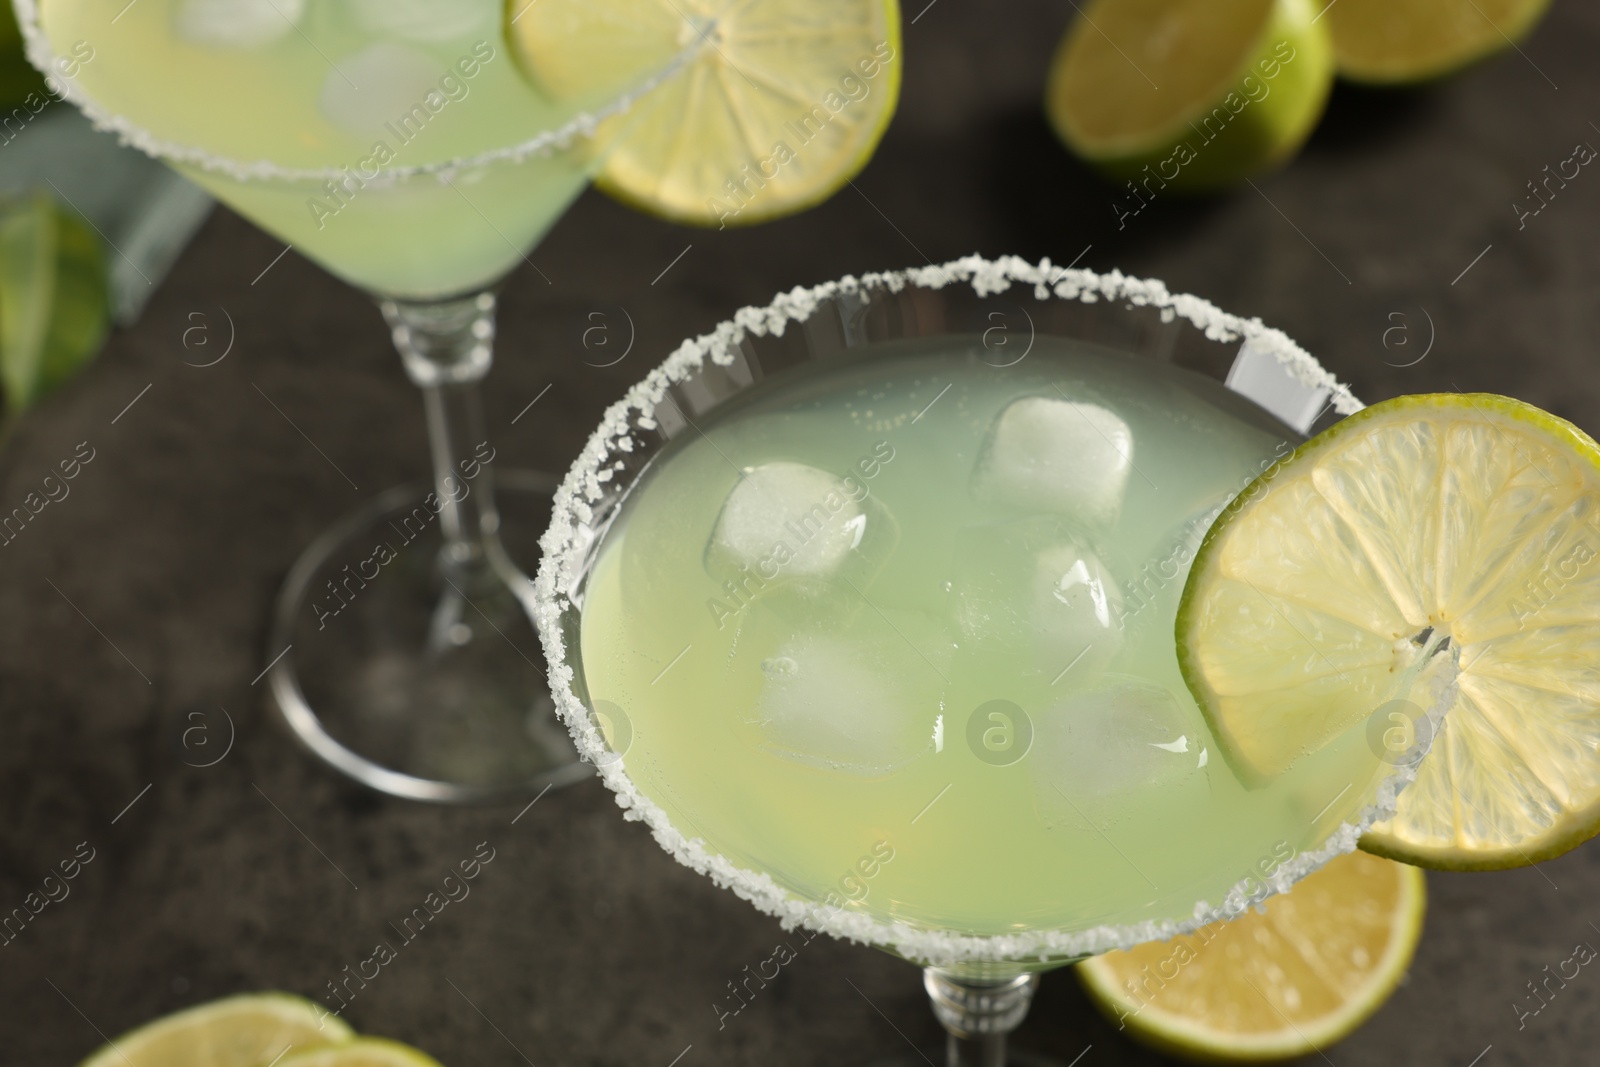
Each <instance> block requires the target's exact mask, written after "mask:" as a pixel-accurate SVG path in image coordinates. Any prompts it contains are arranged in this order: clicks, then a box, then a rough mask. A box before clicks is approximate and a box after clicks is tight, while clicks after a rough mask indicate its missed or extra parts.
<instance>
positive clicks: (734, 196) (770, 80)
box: [508, 0, 903, 228]
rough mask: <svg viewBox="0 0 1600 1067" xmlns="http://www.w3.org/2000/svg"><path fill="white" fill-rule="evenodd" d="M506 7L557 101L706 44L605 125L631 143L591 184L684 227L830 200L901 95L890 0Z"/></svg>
mask: <svg viewBox="0 0 1600 1067" xmlns="http://www.w3.org/2000/svg"><path fill="white" fill-rule="evenodd" d="M509 9H510V10H511V12H512V13H513V15H514V16H515V21H513V22H511V23H510V24H509V26H508V36H509V38H510V41H511V43H512V47H513V49H514V50H515V52H516V54H517V56H518V57H519V61H520V63H521V64H522V68H523V69H524V70H525V71H526V72H528V74H529V76H530V77H531V78H532V79H533V80H534V81H535V82H536V83H537V84H539V85H540V86H542V87H543V88H545V89H546V90H547V91H549V92H552V93H554V94H557V95H566V94H572V93H576V92H579V91H581V90H585V89H592V88H594V87H595V86H596V85H598V84H603V82H601V81H600V80H599V79H601V78H602V77H604V76H605V72H608V71H615V70H617V69H619V64H621V65H622V67H621V69H633V70H649V69H652V68H653V67H656V66H660V65H661V64H663V63H665V62H666V61H667V60H668V59H669V58H670V57H672V56H674V55H677V54H678V53H680V52H681V51H682V50H683V49H684V48H685V47H686V46H689V45H691V44H693V43H695V42H696V41H697V40H698V41H701V42H702V46H701V48H700V50H699V52H698V53H697V54H696V56H695V57H694V58H693V59H692V60H690V61H689V63H688V65H687V67H686V68H685V69H683V70H680V71H678V72H677V73H675V74H674V75H672V77H670V78H669V79H667V80H666V81H665V82H663V83H662V84H660V85H658V86H657V87H655V88H654V89H653V90H652V91H651V92H649V93H648V94H647V95H646V96H645V97H644V98H643V99H642V100H640V101H639V102H637V103H636V104H635V105H634V107H633V109H632V110H631V111H630V112H628V113H626V114H624V115H622V116H620V117H618V118H615V119H612V120H608V121H609V122H611V123H612V124H613V125H614V126H615V127H616V128H617V129H619V130H620V131H621V132H622V136H621V137H620V139H619V140H618V142H617V143H616V144H615V145H614V146H612V147H611V148H610V150H609V152H608V155H607V158H606V162H605V165H604V167H603V168H602V170H601V172H600V175H599V177H598V178H597V179H596V185H598V186H599V187H600V188H601V189H602V190H604V191H605V192H607V193H610V194H611V195H613V196H615V197H617V198H618V199H620V200H622V201H624V202H625V203H627V204H629V205H631V206H633V207H636V208H638V209H639V210H641V211H645V212H648V213H649V214H652V215H658V216H661V217H662V218H666V219H671V220H672V221H675V222H684V223H691V224H694V225H701V226H717V227H719V228H720V227H722V226H732V225H741V226H742V225H747V224H750V223H756V222H765V221H767V220H768V219H772V218H776V217H778V216H781V215H788V214H792V213H794V212H796V211H800V210H802V209H804V208H807V207H811V206H813V205H815V204H817V203H820V202H821V201H823V200H826V199H827V198H828V197H830V196H832V195H833V194H834V193H835V192H837V191H838V190H839V189H840V187H842V186H843V185H844V184H845V183H846V182H848V181H849V180H850V179H851V178H852V177H854V176H855V175H856V173H857V172H859V171H860V170H861V168H862V167H864V166H865V165H866V163H867V160H869V159H870V158H871V157H872V153H873V150H874V149H875V148H876V147H877V145H878V141H879V140H880V139H882V137H883V133H884V130H885V129H886V128H887V127H888V125H889V119H890V118H891V117H892V116H893V115H894V109H895V103H896V101H897V100H898V99H899V95H900V67H901V64H902V62H903V58H902V56H901V52H900V8H899V5H898V3H897V2H896V0H747V2H744V3H729V2H727V0H538V3H535V4H528V3H526V0H510V8H509ZM613 132H615V131H613ZM602 136H605V133H604V132H603V133H602Z"/></svg>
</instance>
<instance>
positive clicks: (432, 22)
mask: <svg viewBox="0 0 1600 1067" xmlns="http://www.w3.org/2000/svg"><path fill="white" fill-rule="evenodd" d="M16 7H17V13H18V16H19V19H20V21H21V23H22V27H23V31H24V34H25V35H26V38H27V43H28V48H29V55H30V58H31V59H32V60H33V62H34V63H35V64H36V65H37V66H38V67H39V68H40V69H41V70H43V71H44V72H45V73H46V75H47V77H48V79H49V81H50V84H51V86H52V88H53V89H54V90H55V91H56V92H57V93H58V94H59V95H62V96H65V97H67V98H69V99H71V100H72V101H73V102H75V103H76V104H78V105H79V106H80V107H81V108H82V109H83V110H84V111H85V112H87V113H88V115H89V116H90V117H91V118H92V119H94V120H95V122H96V123H97V124H98V125H99V126H101V127H102V128H105V129H108V130H111V131H113V132H115V133H117V134H118V135H119V136H121V137H122V138H124V139H126V140H128V141H130V142H132V143H133V144H135V145H136V146H138V147H140V148H142V149H143V150H145V151H146V152H148V153H150V154H151V155H153V156H155V157H157V158H159V159H161V160H163V161H165V162H167V163H169V164H171V165H172V166H173V167H175V168H176V169H178V170H179V171H180V172H182V173H183V174H185V175H187V176H188V177H190V178H191V179H193V180H194V181H196V182H197V183H199V184H200V185H202V186H204V187H205V188H206V189H207V190H209V191H210V192H212V193H213V194H215V195H216V196H217V197H218V198H220V199H221V200H223V201H224V202H225V203H227V204H229V205H230V206H231V207H233V208H234V209H236V210H237V211H239V212H240V213H241V214H243V215H245V216H246V217H248V218H250V219H251V220H252V221H254V222H255V223H256V224H257V225H259V226H261V227H262V228H263V229H265V230H267V231H268V232H270V233H272V234H274V235H276V236H277V237H279V238H281V239H282V240H283V241H284V242H286V244H287V245H289V246H291V247H293V248H295V249H297V250H298V251H300V252H301V253H302V254H304V255H306V256H308V257H310V258H311V259H313V260H315V261H316V262H318V263H319V264H321V265H322V266H324V267H326V268H327V269H328V270H329V271H330V272H331V273H333V274H335V275H337V276H338V277H340V278H342V279H344V280H345V281H347V282H349V283H351V284H352V285H355V286H357V287H359V288H361V289H363V290H364V291H366V292H368V293H369V294H371V295H373V296H374V297H375V298H376V299H377V301H378V303H379V306H380V307H381V309H382V312H383V315H384V318H385V319H386V320H387V321H388V325H389V328H390V330H391V334H392V337H393V340H394V344H395V347H396V348H397V349H398V350H399V352H400V356H401V360H402V363H403V365H404V367H405V371H406V373H407V375H408V376H409V377H410V379H411V380H412V382H414V383H415V384H416V385H417V386H419V387H420V388H421V390H422V393H423V400H424V407H425V410H426V414H427V425H428V433H429V439H430V443H431V452H432V480H431V482H430V483H429V484H426V485H418V486H412V487H403V488H400V489H396V490H393V491H390V492H388V493H385V494H383V495H382V496H380V497H379V498H377V499H376V500H374V501H373V502H372V503H371V504H370V505H368V506H366V507H364V508H362V509H361V510H360V511H358V512H356V513H355V514H352V515H350V516H348V517H347V518H345V519H344V520H342V521H341V522H339V523H338V524H337V525H335V526H334V527H333V528H332V529H330V530H328V531H327V532H326V533H324V534H323V535H322V536H321V537H319V538H318V539H317V540H316V541H315V542H314V543H313V544H312V545H311V546H310V547H309V549H307V551H306V552H305V553H304V554H303V555H302V556H301V557H300V559H299V560H298V561H297V562H296V563H295V565H294V567H293V569H292V570H291V572H290V574H289V577H288V580H287V582H286V583H285V586H284V588H283V591H282V593H281V595H280V597H279V600H278V603H277V606H276V612H275V615H274V619H273V627H272V633H271V638H270V644H269V647H268V649H267V650H266V657H267V659H268V661H269V662H270V670H269V672H268V673H269V675H270V680H271V686H272V690H273V693H274V695H275V697H276V699H277V702H278V704H279V707H280V709H281V710H282V712H283V714H284V716H285V718H286V720H287V721H288V723H289V725H290V726H291V727H292V728H293V730H294V732H295V733H296V735H297V736H298V737H299V739H300V740H301V741H302V742H304V743H305V744H306V745H307V746H309V748H310V749H311V750H312V751H313V752H314V753H315V754H317V755H318V756H320V757H321V758H323V759H324V760H326V761H327V762H329V763H330V764H332V765H334V766H335V767H337V768H339V769H340V770H342V771H344V772H345V773H347V774H350V775H352V776H354V777H355V778H357V779H359V780H361V781H362V782H364V783H366V784H368V785H370V786H373V787H375V788H378V789H382V790H384V791H387V792H390V793H394V794H398V795H402V796H409V797H414V798H418V799H427V800H438V801H456V800H475V799H486V798H491V797H495V796H500V795H505V794H508V793H516V792H521V791H526V790H528V789H539V788H542V787H546V786H549V785H551V784H555V783H562V782H566V781H572V780H576V778H578V777H582V776H583V775H585V774H587V773H588V768H586V767H584V766H583V765H582V764H581V763H580V762H579V761H577V759H576V754H575V753H574V752H573V751H572V747H571V744H570V743H569V742H568V741H567V739H566V737H565V735H564V734H563V733H562V732H561V730H560V728H559V726H558V725H557V724H556V723H555V720H554V717H553V715H552V714H551V706H550V701H549V698H548V695H547V693H546V690H545V686H544V681H543V678H542V672H540V670H539V669H538V667H537V666H536V665H535V663H534V660H535V659H537V655H536V652H535V649H534V647H533V642H532V632H531V629H530V623H529V620H528V618H527V610H526V609H527V607H528V604H529V594H530V587H531V583H530V582H529V580H528V579H527V577H526V576H525V574H524V573H523V572H522V571H520V570H519V569H518V567H517V565H516V564H515V563H514V562H513V561H512V559H511V557H510V555H509V554H508V552H507V551H506V549H505V547H504V545H503V544H502V540H501V522H500V508H499V506H497V494H496V486H497V483H498V489H499V491H500V499H502V500H504V501H506V502H507V503H510V504H514V505H516V506H518V507H519V508H520V509H521V510H522V511H524V512H525V513H526V514H527V515H528V517H529V522H530V523H531V524H534V526H535V528H537V524H539V523H540V522H541V520H542V517H543V512H544V511H545V509H546V508H547V507H548V500H549V494H550V491H551V489H552V488H553V484H554V482H553V479H550V478H546V477H543V476H539V475H532V474H525V473H524V474H516V473H514V472H506V471H500V470H498V469H497V467H496V465H495V462H494V461H495V456H496V453H495V449H494V447H493V445H492V444H491V443H490V441H489V439H488V434H487V431H486V429H485V426H484V418H483V413H482V408H481V403H480V399H479V393H478V390H479V383H480V382H481V381H482V379H483V377H484V375H485V374H487V372H488V370H489V367H490V363H491V359H492V344H493V340H494V332H495V330H494V313H495V286H496V285H497V284H498V282H499V281H500V280H501V279H502V278H503V277H504V276H505V275H506V274H507V273H508V272H510V271H511V270H512V269H513V268H515V267H517V266H518V265H520V264H521V263H523V262H524V261H525V260H526V259H527V254H528V252H529V251H530V249H532V248H533V246H534V245H535V244H536V243H537V242H538V241H539V239H540V238H541V237H542V236H543V234H544V233H545V231H546V230H548V229H549V228H550V226H552V225H553V224H554V223H555V221H556V219H557V218H559V216H560V215H561V213H562V212H563V211H564V210H565V209H566V207H567V205H568V204H570V203H571V201H572V200H573V198H575V197H576V196H577V195H578V194H579V192H581V191H582V189H583V188H584V187H585V185H586V183H587V182H588V180H589V177H590V175H591V174H592V173H593V171H594V169H595V167H596V166H597V165H598V162H599V161H600V159H601V158H602V156H603V154H604V150H605V147H606V143H609V138H610V136H612V135H614V134H615V133H616V132H617V131H618V130H619V129H621V128H623V127H625V126H626V119H624V120H622V121H620V122H610V123H606V122H604V120H605V119H607V118H610V117H612V116H617V115H624V114H626V113H627V112H628V110H629V105H630V103H631V102H632V100H633V99H634V98H635V97H637V96H638V95H639V94H641V93H643V92H647V91H648V90H649V89H650V88H652V87H653V86H654V85H655V84H656V83H657V82H659V81H660V80H661V79H663V78H665V77H668V76H670V74H671V73H672V72H673V71H674V70H675V69H676V66H677V65H678V64H679V63H681V62H682V61H683V60H684V59H685V58H686V57H687V55H688V51H681V52H678V53H675V54H659V53H658V52H652V51H650V50H649V49H648V48H645V49H641V48H639V47H637V46H632V47H620V46H619V48H618V49H617V54H616V56H615V57H614V69H611V70H597V71H593V72H591V73H592V77H590V78H589V79H588V81H587V86H588V87H587V88H586V89H585V90H584V91H583V92H581V93H578V94H576V95H574V96H573V97H571V98H566V99H552V98H550V97H549V96H547V95H545V94H544V93H542V92H541V91H539V90H538V89H537V88H535V86H534V85H533V83H532V82H530V81H529V80H528V79H527V78H526V77H525V76H524V74H523V72H522V71H521V70H519V69H518V67H517V61H516V60H515V59H514V58H513V56H512V55H511V54H510V48H509V46H508V44H507V42H506V39H505V32H504V21H505V19H506V18H507V17H508V16H509V13H508V12H507V11H506V10H505V6H504V4H503V3H502V2H500V0H404V2H398V3H393V2H389V0H141V2H139V3H136V4H131V3H126V0H19V2H18V4H17V5H16ZM688 28H689V29H690V30H695V31H697V32H689V33H686V34H685V35H684V36H685V41H686V42H687V43H685V44H683V45H682V46H681V47H682V48H684V49H692V48H693V47H695V46H696V45H697V44H698V40H699V37H698V32H699V31H703V30H704V29H705V28H706V27H705V26H698V27H696V26H689V27H688ZM597 124H600V126H601V129H602V130H605V131H608V132H607V134H606V136H605V137H604V138H602V137H600V136H598V135H597V134H596V127H597ZM287 250H288V249H287V248H286V249H285V251H287ZM265 266H267V264H263V267H265ZM269 399H270V398H269ZM497 474H498V475H499V477H498V478H497V477H496V475H497Z"/></svg>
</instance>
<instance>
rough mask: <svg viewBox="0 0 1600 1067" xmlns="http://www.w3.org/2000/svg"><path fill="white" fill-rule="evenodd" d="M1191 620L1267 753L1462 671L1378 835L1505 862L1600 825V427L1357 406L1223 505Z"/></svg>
mask: <svg viewBox="0 0 1600 1067" xmlns="http://www.w3.org/2000/svg"><path fill="white" fill-rule="evenodd" d="M1176 637H1177V643H1178V659H1179V664H1180V665H1181V667H1182V668H1183V673H1184V678H1185V680H1186V681H1187V682H1188V684H1189V688H1190V690H1191V691H1192V692H1193V693H1194V696H1195V699H1196V700H1197V701H1198V702H1199V704H1200V707H1201V709H1202V710H1203V711H1204V713H1205V715H1206V717H1207V718H1208V720H1209V721H1210V723H1211V725H1212V727H1213V729H1214V730H1215V732H1216V735H1217V739H1218V742H1219V744H1220V745H1221V746H1222V748H1223V751H1224V755H1225V756H1226V757H1227V758H1228V760H1229V761H1230V763H1232V764H1233V765H1234V766H1235V767H1236V768H1238V769H1239V770H1240V771H1241V773H1243V774H1246V775H1263V776H1265V775H1272V774H1275V773H1277V772H1279V771H1281V770H1282V769H1283V768H1285V767H1287V766H1288V765H1289V764H1291V763H1293V762H1294V761H1295V760H1297V759H1298V758H1299V757H1300V756H1301V755H1303V754H1305V753H1307V752H1310V751H1313V750H1315V749H1316V748H1318V747H1319V746H1321V745H1322V744H1324V743H1326V742H1327V741H1328V740H1330V739H1331V738H1333V737H1334V736H1336V735H1339V734H1341V733H1342V732H1344V731H1346V730H1348V729H1350V728H1351V727H1353V726H1356V725H1357V724H1359V723H1361V722H1362V721H1363V720H1366V721H1368V723H1369V725H1370V724H1371V722H1372V720H1373V718H1374V717H1375V716H1378V715H1381V714H1383V712H1384V709H1385V708H1392V707H1394V706H1396V703H1397V702H1399V703H1404V702H1410V704H1411V706H1412V707H1415V708H1419V709H1420V707H1424V706H1427V705H1428V704H1429V703H1430V700H1431V696H1430V695H1429V694H1431V693H1439V694H1440V695H1441V696H1446V697H1447V696H1449V695H1450V694H1449V690H1448V688H1447V686H1448V685H1449V683H1450V682H1451V681H1452V679H1453V681H1454V684H1455V685H1456V686H1457V687H1458V688H1457V690H1456V692H1455V694H1454V699H1453V702H1451V703H1450V704H1449V706H1448V709H1447V711H1446V714H1445V717H1444V720H1443V724H1442V726H1441V727H1440V728H1439V729H1438V733H1437V736H1435V737H1433V738H1431V748H1430V749H1429V750H1428V751H1427V753H1426V755H1424V756H1423V757H1422V759H1421V762H1420V764H1419V765H1418V767H1417V777H1416V780H1415V782H1413V783H1412V784H1411V785H1410V786H1409V787H1408V788H1407V789H1406V790H1405V791H1404V792H1403V793H1402V794H1401V795H1400V798H1399V806H1398V809H1397V812H1396V814H1395V816H1394V818H1393V819H1391V820H1389V821H1388V822H1385V823H1381V824H1379V825H1377V826H1375V827H1373V828H1372V829H1371V830H1370V831H1369V832H1368V833H1367V834H1366V835H1365V836H1364V837H1363V839H1362V847H1363V848H1366V849H1368V850H1371V851H1376V852H1379V853H1382V854H1383V855H1387V856H1391V857H1393V858H1395V859H1400V860H1404V861H1406V862H1408V863H1416V864H1419V865H1422V866H1429V867H1440V868H1448V869H1459V870H1481V869H1494V868H1501V867H1517V866H1523V865H1526V864H1530V863H1534V862H1537V861H1539V860H1542V859H1547V858H1550V857H1553V856H1557V855H1560V854H1561V853H1563V852H1566V851H1567V850H1568V849H1571V848H1572V847H1573V846H1575V845H1577V844H1579V843H1581V842H1583V841H1585V840H1587V839H1588V838H1590V837H1592V836H1593V835H1594V834H1595V832H1596V831H1597V830H1600V447H1597V446H1596V444H1595V442H1594V441H1593V439H1591V438H1590V437H1589V436H1588V435H1587V434H1585V433H1583V431H1581V430H1579V429H1578V428H1576V427H1575V426H1572V425H1571V424H1570V423H1567V422H1565V421H1563V420H1561V419H1558V418H1556V417H1555V416H1554V415H1550V414H1548V413H1546V412H1543V411H1540V410H1539V409H1538V408H1535V407H1532V406H1531V405H1528V404H1524V403H1522V402H1521V401H1517V400H1512V399H1509V398H1507V397H1501V396H1493V395H1489V394H1482V393H1479V394H1459V393H1446V394H1435V395H1426V396H1405V397H1399V398H1396V399H1394V400H1390V401H1387V402H1385V403H1382V404H1378V405H1375V406H1373V407H1370V408H1367V409H1365V410H1364V411H1361V412H1358V413H1357V414H1355V415H1352V416H1350V417H1349V418H1347V419H1345V420H1344V421H1343V422H1340V423H1338V424H1336V425H1334V426H1333V427H1332V428H1330V429H1329V430H1327V431H1326V432H1324V433H1322V434H1321V435H1319V436H1317V437H1315V438H1313V439H1312V440H1310V441H1308V442H1307V443H1305V444H1304V445H1302V446H1300V448H1298V449H1297V450H1296V451H1295V452H1294V453H1292V454H1291V455H1290V456H1288V457H1286V458H1285V459H1284V460H1283V461H1282V462H1281V463H1280V464H1278V465H1277V466H1275V467H1274V468H1273V469H1271V470H1269V471H1267V473H1265V474H1263V475H1262V476H1261V477H1260V478H1258V479H1257V480H1256V481H1255V482H1254V483H1252V484H1251V485H1250V486H1249V487H1247V488H1246V489H1245V490H1244V491H1243V492H1242V493H1240V495H1239V496H1238V497H1237V498H1236V499H1235V500H1234V502H1233V503H1232V504H1230V505H1229V506H1228V507H1227V509H1225V510H1224V511H1223V513H1222V514H1221V516H1219V517H1218V519H1217V521H1216V522H1215V523H1214V524H1213V525H1212V527H1211V530H1210V531H1209V532H1208V533H1207V535H1206V539H1205V541H1204V543H1203V544H1202V545H1201V548H1200V551H1199V552H1198V553H1197V554H1196V556H1195V562H1194V565H1193V568H1192V569H1191V570H1190V573H1189V578H1188V584H1187V585H1186V586H1185V588H1184V593H1183V600H1182V603H1181V605H1180V607H1179V611H1178V619H1177V626H1176ZM1430 686H1431V688H1430ZM1423 721H1426V720H1423ZM1380 725H1381V724H1380ZM1370 736H1371V734H1370V732H1369V737H1370ZM1424 740H1427V739H1426V738H1425V739H1424ZM1381 754H1382V753H1381V752H1380V755H1381Z"/></svg>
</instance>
